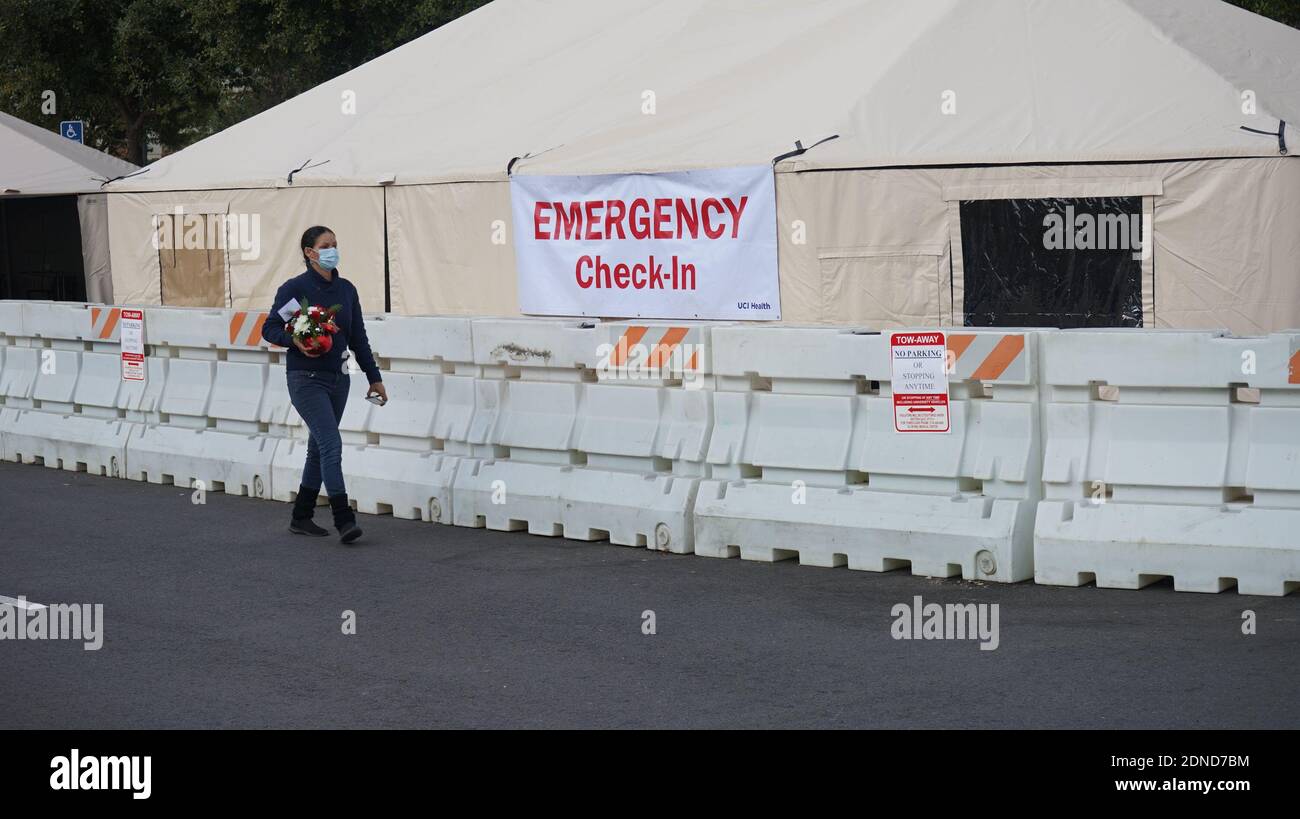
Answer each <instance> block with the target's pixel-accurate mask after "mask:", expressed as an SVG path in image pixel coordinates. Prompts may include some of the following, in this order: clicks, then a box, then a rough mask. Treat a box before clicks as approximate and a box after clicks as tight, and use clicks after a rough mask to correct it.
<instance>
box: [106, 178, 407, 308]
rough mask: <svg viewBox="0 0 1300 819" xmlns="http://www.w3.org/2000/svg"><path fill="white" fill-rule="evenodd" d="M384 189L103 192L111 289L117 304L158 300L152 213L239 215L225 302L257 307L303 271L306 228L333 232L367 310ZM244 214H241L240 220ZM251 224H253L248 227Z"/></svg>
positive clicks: (377, 293)
mask: <svg viewBox="0 0 1300 819" xmlns="http://www.w3.org/2000/svg"><path fill="white" fill-rule="evenodd" d="M383 200H384V191H383V189H382V188H378V187H372V188H363V187H347V188H320V187H311V188H278V189H258V190H210V191H164V192H150V193H112V194H109V195H108V223H109V238H110V242H109V246H110V248H111V250H112V271H113V273H112V275H113V294H114V296H115V297H116V299H117V301H118V302H119V303H122V304H159V303H160V298H161V293H160V272H161V271H160V267H159V261H158V249H157V247H156V239H155V232H154V224H155V222H154V216H155V214H168V213H172V212H173V209H174V208H175V207H176V206H180V207H181V208H182V209H183V210H185V212H186V213H196V214H204V213H221V214H225V215H226V217H227V218H230V219H232V220H236V219H244V222H243V224H246V225H249V226H250V230H249V231H247V232H246V233H245V234H244V235H245V236H246V237H247V238H249V239H250V240H251V239H256V240H257V241H256V242H253V241H249V242H248V243H247V244H246V245H245V247H244V248H235V247H228V248H227V252H226V254H225V255H226V259H227V267H228V286H227V293H228V296H227V302H228V303H227V304H225V305H213V306H224V307H234V308H237V309H257V308H265V307H267V306H268V305H269V304H270V303H271V300H272V299H273V298H274V296H275V291H276V289H277V288H278V287H279V286H280V284H281V283H282V282H283V281H284V280H285V279H287V278H289V277H291V276H294V275H296V274H298V273H300V272H302V269H303V263H302V255H301V252H300V251H299V249H298V242H299V240H300V239H301V237H302V232H303V231H304V230H306V229H307V228H309V227H311V226H312V225H318V224H321V225H326V226H328V227H330V228H332V229H333V230H334V231H335V232H336V233H337V234H338V240H339V251H340V255H341V257H342V262H341V263H340V265H339V269H340V271H341V272H342V273H343V275H344V276H345V277H346V278H347V279H348V280H350V281H351V282H353V284H355V285H356V287H357V291H358V293H359V294H360V296H361V303H362V305H363V306H364V307H365V309H366V310H368V311H373V312H380V311H382V310H383V309H384V201H383ZM245 217H247V219H245ZM253 226H256V227H253Z"/></svg>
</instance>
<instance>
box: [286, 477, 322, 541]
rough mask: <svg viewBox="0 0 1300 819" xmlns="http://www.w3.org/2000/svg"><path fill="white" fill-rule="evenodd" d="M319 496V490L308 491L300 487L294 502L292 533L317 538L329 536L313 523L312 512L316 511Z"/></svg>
mask: <svg viewBox="0 0 1300 819" xmlns="http://www.w3.org/2000/svg"><path fill="white" fill-rule="evenodd" d="M319 494H320V490H319V489H308V488H307V487H305V486H299V487H298V497H296V498H294V500H293V518H292V519H291V520H290V521H289V531H290V532H293V533H294V534H295V535H313V536H315V537H324V536H326V535H328V534H329V532H328V531H326V530H325V529H322V528H320V527H319V526H317V525H316V524H314V523H312V522H311V516H312V512H314V511H315V509H316V496H317V495H319Z"/></svg>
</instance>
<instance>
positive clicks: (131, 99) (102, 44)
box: [0, 0, 218, 164]
mask: <svg viewBox="0 0 1300 819" xmlns="http://www.w3.org/2000/svg"><path fill="white" fill-rule="evenodd" d="M186 5H187V4H186V3H185V2H184V0H2V2H0V105H3V107H4V108H5V109H6V110H8V111H9V112H11V113H13V114H14V115H15V116H18V117H21V118H23V119H25V120H27V121H29V122H34V123H36V124H38V125H44V126H46V127H49V128H51V129H53V128H57V127H58V122H59V120H61V119H83V120H85V121H86V136H87V142H88V143H89V144H91V145H93V146H94V147H96V148H99V149H101V150H106V151H109V152H111V153H116V154H118V155H120V156H123V157H125V158H127V159H129V160H131V161H132V162H136V163H137V164H142V163H143V162H144V159H145V148H146V144H147V141H148V139H149V138H150V137H152V138H154V139H158V140H160V141H162V142H165V143H171V142H180V141H183V140H184V139H185V135H186V134H187V133H189V132H192V131H193V130H194V127H195V124H196V122H197V121H198V120H199V119H200V118H199V116H198V114H199V112H202V111H204V110H206V109H207V108H210V107H211V106H212V105H214V104H215V103H216V101H217V99H218V86H217V85H216V84H215V83H214V82H213V81H212V79H211V78H210V77H209V76H208V75H207V74H206V73H205V72H204V71H203V67H202V66H201V65H200V64H199V62H198V61H197V60H196V59H195V53H196V46H197V43H196V41H195V38H194V36H193V23H192V18H191V16H190V14H189V11H188V10H187V8H186ZM46 92H53V94H54V97H53V103H54V104H53V110H52V111H51V110H49V106H48V105H45V104H43V103H46V100H47V95H46Z"/></svg>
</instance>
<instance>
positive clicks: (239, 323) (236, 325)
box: [230, 313, 248, 344]
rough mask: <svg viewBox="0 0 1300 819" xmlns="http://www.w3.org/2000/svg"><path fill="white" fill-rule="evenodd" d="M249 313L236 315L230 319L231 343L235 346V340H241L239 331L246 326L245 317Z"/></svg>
mask: <svg viewBox="0 0 1300 819" xmlns="http://www.w3.org/2000/svg"><path fill="white" fill-rule="evenodd" d="M246 315H248V314H247V313H235V314H234V315H233V316H231V317H230V343H231V344H234V343H235V339H237V338H239V331H240V329H241V328H242V327H243V326H244V316H246Z"/></svg>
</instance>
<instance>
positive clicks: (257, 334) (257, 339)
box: [244, 313, 267, 347]
mask: <svg viewBox="0 0 1300 819" xmlns="http://www.w3.org/2000/svg"><path fill="white" fill-rule="evenodd" d="M266 317H267V314H266V313H258V314H257V321H254V322H253V326H252V327H250V328H249V330H248V340H247V341H245V342H244V344H246V345H248V346H249V347H256V346H257V345H258V344H261V343H262V325H263V324H265V323H266Z"/></svg>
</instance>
